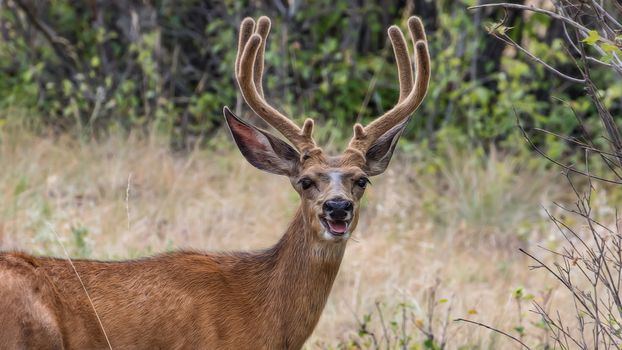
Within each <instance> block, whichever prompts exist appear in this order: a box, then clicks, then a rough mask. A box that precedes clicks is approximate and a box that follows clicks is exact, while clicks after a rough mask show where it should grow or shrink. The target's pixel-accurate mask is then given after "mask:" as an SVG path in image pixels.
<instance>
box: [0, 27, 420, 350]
mask: <svg viewBox="0 0 622 350" xmlns="http://www.w3.org/2000/svg"><path fill="white" fill-rule="evenodd" d="M407 23H408V29H409V33H410V38H411V40H412V44H413V47H414V61H415V62H414V69H413V62H412V60H411V58H410V54H409V50H408V47H407V42H406V39H405V37H404V34H403V33H402V31H401V30H400V29H399V28H398V27H397V26H391V27H390V28H389V29H388V36H389V39H390V42H391V44H392V48H393V53H394V56H395V61H396V65H397V71H398V80H399V100H398V102H397V103H396V104H395V106H394V107H393V108H392V109H390V110H388V111H387V112H386V113H385V114H383V115H382V116H380V117H378V118H376V119H375V120H373V121H372V122H371V123H369V124H368V125H366V126H363V125H362V124H360V123H356V124H354V126H353V136H352V138H351V140H350V141H349V144H348V146H347V148H346V149H345V151H343V152H342V154H340V155H328V154H326V153H325V152H324V151H323V150H322V149H321V148H319V147H318V146H317V145H316V143H315V141H314V139H313V136H312V133H313V127H314V122H313V120H311V119H307V120H305V121H304V123H303V124H302V127H299V126H298V125H297V124H296V123H294V122H293V121H292V120H291V119H289V118H288V117H286V116H285V115H283V114H282V113H281V112H279V111H278V110H277V109H275V108H274V107H272V106H271V105H270V104H268V102H267V101H266V99H265V97H264V92H263V88H262V76H263V70H264V53H265V48H266V40H267V38H268V34H269V32H270V28H271V22H270V20H269V19H268V18H267V17H265V16H262V17H260V18H259V19H258V20H257V21H256V22H255V20H254V19H252V18H246V19H244V20H243V21H242V22H241V25H240V31H239V38H238V52H237V57H236V61H235V76H236V80H237V83H238V85H239V88H240V91H241V94H242V96H243V98H244V100H245V101H246V103H247V105H248V106H249V107H250V109H252V111H254V113H255V114H256V115H257V116H259V117H260V118H261V119H263V120H264V121H265V122H266V123H267V124H268V125H270V126H272V127H273V128H274V129H275V130H276V131H278V132H279V133H280V134H281V135H282V136H283V137H284V138H285V139H286V140H287V141H288V142H286V141H284V140H283V139H282V138H280V137H277V136H274V135H273V134H272V133H269V132H268V131H265V130H263V129H261V128H258V127H255V126H252V125H251V124H249V123H247V122H244V121H243V120H241V119H240V118H238V117H237V116H236V115H235V114H234V113H233V112H232V111H231V110H230V109H229V108H228V107H224V117H225V120H226V124H227V125H228V128H229V130H230V132H231V135H232V136H233V140H234V142H235V144H236V145H237V147H238V148H239V150H240V152H241V153H242V155H243V156H244V157H245V158H246V160H247V161H248V162H249V163H250V164H251V165H253V166H254V167H256V168H258V169H260V170H263V171H266V172H269V173H272V174H276V175H282V176H286V177H287V178H289V181H290V183H291V185H292V187H293V189H294V190H295V191H296V192H297V193H298V195H299V197H300V204H299V207H298V209H297V210H296V212H295V214H294V217H293V219H292V220H291V222H290V223H289V225H288V226H287V228H286V229H285V233H284V234H283V235H282V238H281V239H280V240H279V241H278V242H277V243H276V244H275V245H274V246H272V247H270V248H267V249H264V250H258V251H251V252H233V253H204V252H199V251H177V252H171V253H164V254H161V255H156V256H152V257H146V258H139V259H136V260H129V261H96V260H72V259H60V258H51V257H39V256H33V255H29V254H26V253H23V252H19V251H13V252H4V253H1V254H0V325H1V326H0V348H2V349H54V350H59V349H300V348H302V347H303V345H304V343H305V341H306V340H307V339H308V338H309V336H310V335H311V334H312V332H313V330H314V328H315V326H316V325H317V323H318V320H319V319H320V315H321V314H322V310H323V309H324V306H325V304H326V301H327V298H328V296H329V293H330V290H331V288H332V285H333V282H334V281H335V278H336V276H337V272H338V271H339V266H340V264H341V261H342V258H343V255H344V251H345V248H346V243H347V242H348V240H349V238H350V237H351V235H352V232H353V231H354V230H355V228H356V226H357V223H358V220H359V211H360V200H361V197H362V196H363V194H364V192H365V188H366V186H367V185H368V184H369V183H370V181H369V178H370V177H372V176H376V175H380V174H381V173H383V172H384V171H385V169H386V168H387V166H388V165H389V162H390V160H391V157H392V155H393V152H394V150H395V148H396V145H397V141H398V139H399V138H400V136H401V134H402V133H403V131H404V129H405V127H406V125H407V124H408V122H409V120H410V118H411V115H412V114H413V113H414V112H415V111H416V110H417V108H418V107H419V105H420V104H421V103H422V101H423V99H424V97H425V95H426V92H427V89H428V84H429V80H430V57H429V53H428V46H427V39H426V36H425V31H424V27H423V24H422V21H421V20H420V19H419V18H418V17H410V18H409V19H408V22H407Z"/></svg>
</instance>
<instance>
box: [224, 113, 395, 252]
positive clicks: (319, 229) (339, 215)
mask: <svg viewBox="0 0 622 350" xmlns="http://www.w3.org/2000/svg"><path fill="white" fill-rule="evenodd" d="M224 114H225V117H226V121H227V124H228V125H229V129H230V130H231V134H232V135H233V139H234V140H235V143H236V144H237V146H238V148H239V149H240V151H241V152H242V155H244V157H245V158H246V159H247V160H248V161H249V163H251V164H252V165H253V166H255V167H256V168H258V169H261V170H264V171H267V172H270V173H273V174H277V175H285V176H287V177H288V178H289V180H290V182H291V184H292V186H293V188H294V189H295V190H296V191H297V192H298V194H299V195H300V198H301V202H302V208H303V214H304V215H305V221H306V222H307V223H309V227H310V228H311V230H310V231H311V232H313V234H314V235H316V236H317V238H319V239H320V240H323V241H346V240H347V239H348V238H349V237H350V235H351V233H352V231H353V230H354V228H355V227H356V224H357V222H358V218H359V208H360V206H359V203H360V200H361V198H362V197H363V194H364V193H365V188H366V187H367V185H368V184H369V183H370V181H369V178H370V177H371V176H375V175H378V174H381V173H382V172H384V170H385V169H386V167H387V166H388V165H389V161H390V159H391V155H392V154H393V150H394V149H395V144H396V142H397V140H398V138H399V136H400V134H401V132H402V130H403V126H402V125H400V126H399V127H398V128H393V129H391V130H389V131H388V132H387V133H386V134H385V135H383V137H381V138H379V139H378V140H377V142H376V143H375V144H374V145H373V146H372V147H370V150H369V151H368V152H367V153H366V155H365V156H361V155H360V153H359V152H356V151H353V150H346V152H344V154H343V155H341V156H337V157H326V156H325V155H324V153H323V152H322V150H320V149H319V148H313V149H310V150H308V151H304V153H303V155H301V154H300V153H299V152H298V151H297V150H295V149H294V148H293V147H292V146H290V145H289V144H287V143H285V142H284V141H282V140H281V139H279V138H277V137H275V136H274V135H272V134H270V133H268V132H266V131H264V130H261V129H258V128H256V127H254V126H252V125H249V124H247V123H245V122H243V121H242V120H240V119H239V118H238V117H237V116H235V115H234V114H233V112H231V111H230V110H229V109H228V108H225V109H224Z"/></svg>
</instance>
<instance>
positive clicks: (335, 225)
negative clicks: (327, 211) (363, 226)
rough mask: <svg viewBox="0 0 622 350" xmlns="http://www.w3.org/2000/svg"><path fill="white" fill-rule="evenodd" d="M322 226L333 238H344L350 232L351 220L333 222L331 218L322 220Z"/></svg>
mask: <svg viewBox="0 0 622 350" xmlns="http://www.w3.org/2000/svg"><path fill="white" fill-rule="evenodd" d="M320 221H321V222H322V225H323V226H324V228H325V229H326V231H328V233H330V234H331V235H333V236H343V235H344V234H346V232H348V228H349V227H350V220H331V219H329V218H320Z"/></svg>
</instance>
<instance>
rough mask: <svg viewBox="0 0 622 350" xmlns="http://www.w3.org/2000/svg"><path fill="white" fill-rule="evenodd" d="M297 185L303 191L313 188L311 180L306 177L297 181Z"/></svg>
mask: <svg viewBox="0 0 622 350" xmlns="http://www.w3.org/2000/svg"><path fill="white" fill-rule="evenodd" d="M298 183H299V184H300V186H301V187H302V189H303V190H308V189H309V187H311V186H313V180H311V179H310V178H308V177H303V178H302V179H300V180H298Z"/></svg>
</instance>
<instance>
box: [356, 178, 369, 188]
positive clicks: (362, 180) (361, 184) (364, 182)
mask: <svg viewBox="0 0 622 350" xmlns="http://www.w3.org/2000/svg"><path fill="white" fill-rule="evenodd" d="M370 183H371V182H370V181H369V179H368V178H366V177H362V178H360V179H358V180H356V185H357V186H358V187H360V188H365V187H367V184H370Z"/></svg>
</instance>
